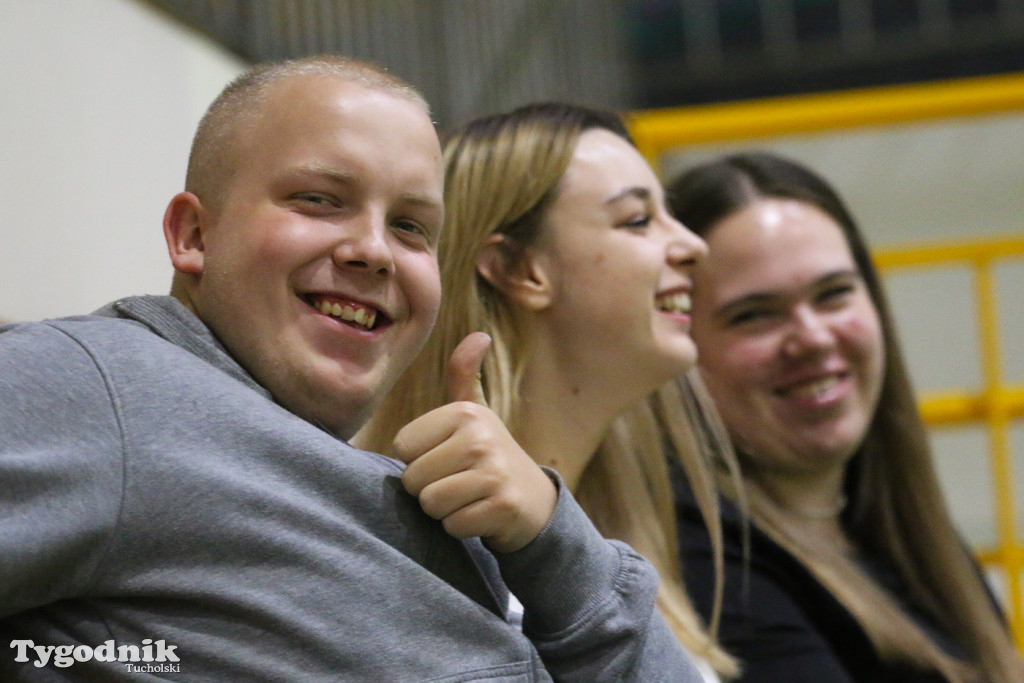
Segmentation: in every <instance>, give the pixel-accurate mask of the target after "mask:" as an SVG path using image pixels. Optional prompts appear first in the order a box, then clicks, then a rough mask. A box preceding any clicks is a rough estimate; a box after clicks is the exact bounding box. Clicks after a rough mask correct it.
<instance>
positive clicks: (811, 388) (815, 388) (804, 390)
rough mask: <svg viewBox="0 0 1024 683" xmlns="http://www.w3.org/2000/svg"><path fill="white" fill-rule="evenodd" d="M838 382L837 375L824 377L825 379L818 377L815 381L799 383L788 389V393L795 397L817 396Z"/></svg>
mask: <svg viewBox="0 0 1024 683" xmlns="http://www.w3.org/2000/svg"><path fill="white" fill-rule="evenodd" d="M837 384H839V378H838V377H835V376H833V377H826V378H825V379H819V380H817V381H815V382H809V383H807V384H801V385H800V386H798V387H795V388H793V389H790V391H789V395H790V396H793V397H795V398H811V397H813V396H818V395H820V394H824V393H825V392H826V391H829V390H830V389H832V387H834V386H835V385H837Z"/></svg>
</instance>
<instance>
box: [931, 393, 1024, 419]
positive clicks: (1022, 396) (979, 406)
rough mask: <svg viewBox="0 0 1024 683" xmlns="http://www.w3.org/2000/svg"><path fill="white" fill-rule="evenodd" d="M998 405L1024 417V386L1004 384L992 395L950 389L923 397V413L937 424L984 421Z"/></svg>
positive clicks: (1008, 413)
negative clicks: (993, 407)
mask: <svg viewBox="0 0 1024 683" xmlns="http://www.w3.org/2000/svg"><path fill="white" fill-rule="evenodd" d="M994 404H998V405H999V406H1000V407H999V410H1001V411H1002V412H1003V413H1004V414H1005V415H1006V416H1007V417H1011V418H1012V417H1024V387H1003V388H1001V389H1000V390H999V391H997V392H995V393H993V394H988V395H982V394H978V393H968V392H955V391H950V392H929V393H925V394H923V395H922V396H921V397H920V407H921V416H922V417H923V418H924V420H925V422H927V423H928V424H930V425H933V426H936V427H941V426H950V425H958V424H965V423H971V422H982V421H984V420H985V419H986V417H987V415H988V411H989V406H991V405H994Z"/></svg>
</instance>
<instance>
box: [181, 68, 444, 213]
mask: <svg viewBox="0 0 1024 683" xmlns="http://www.w3.org/2000/svg"><path fill="white" fill-rule="evenodd" d="M316 75H324V76H334V77H337V78H341V79H344V80H349V81H353V82H355V83H358V84H361V85H363V86H365V87H367V88H370V89H373V90H381V91H384V92H387V93H390V94H393V95H397V96H398V97H402V98H405V99H407V100H409V101H411V102H414V103H416V104H418V105H420V106H422V107H423V109H424V111H425V112H427V114H428V115H429V113H430V107H429V105H428V104H427V101H426V100H425V99H424V98H423V95H421V94H420V92H419V91H418V90H417V89H416V88H414V87H413V86H412V85H410V84H409V83H407V82H405V81H404V80H402V79H401V78H399V77H398V76H395V75H394V74H392V73H390V72H388V71H387V70H385V69H384V68H383V67H381V66H378V65H376V64H373V63H371V62H365V61H362V60H359V59H354V58H351V57H343V56H339V55H320V56H315V57H304V58H301V59H292V60H286V61H281V62H270V63H266V64H259V65H256V66H254V67H253V68H251V69H249V70H248V71H246V72H245V73H243V74H241V75H240V76H238V77H237V78H235V79H234V80H233V81H232V82H231V83H229V84H228V85H227V86H226V87H225V88H224V90H222V91H221V93H220V95H218V96H217V99H215V100H214V101H213V103H212V104H210V106H209V108H208V109H207V110H206V113H205V114H204V115H203V118H202V120H200V122H199V126H198V128H197V129H196V134H195V137H193V138H192V151H191V153H190V154H189V159H188V171H187V173H186V175H185V190H187V191H188V192H191V193H192V194H194V195H196V196H197V197H199V199H200V200H201V201H203V202H204V203H206V204H208V205H210V206H212V207H214V208H215V209H216V208H217V207H219V205H220V201H221V193H222V190H223V187H224V184H225V183H226V181H227V179H228V178H229V177H230V176H231V174H232V173H233V172H234V170H235V166H236V156H237V145H236V140H237V138H238V135H239V132H240V131H241V130H242V129H244V128H246V127H248V125H250V124H251V123H253V122H254V121H256V120H257V118H258V117H259V114H260V107H261V104H262V102H263V99H264V97H265V95H266V92H267V90H268V89H269V87H270V86H271V85H273V84H274V83H277V82H279V81H282V80H285V79H289V78H294V77H298V76H316Z"/></svg>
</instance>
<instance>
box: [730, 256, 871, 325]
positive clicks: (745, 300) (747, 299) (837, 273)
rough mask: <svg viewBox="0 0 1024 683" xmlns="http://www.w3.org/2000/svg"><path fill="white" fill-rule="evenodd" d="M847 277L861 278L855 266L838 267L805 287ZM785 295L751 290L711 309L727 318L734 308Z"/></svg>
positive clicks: (775, 291) (821, 285)
mask: <svg viewBox="0 0 1024 683" xmlns="http://www.w3.org/2000/svg"><path fill="white" fill-rule="evenodd" d="M848 278H853V279H855V280H862V279H863V278H861V275H860V271H858V270H857V269H856V268H840V269H838V270H833V271H830V272H828V273H825V274H824V275H822V276H821V277H818V278H816V279H814V280H813V281H812V282H811V283H810V284H809V285H808V286H807V288H808V289H819V288H821V287H825V286H828V285H830V284H832V283H834V282H835V281H837V280H845V279H848ZM785 297H786V293H785V292H783V291H779V290H767V291H759V292H752V293H750V294H747V295H744V296H740V297H738V298H736V299H733V300H732V301H727V302H725V303H724V304H722V305H721V306H719V307H718V308H717V309H715V310H714V311H713V315H714V316H715V317H717V318H728V317H729V316H730V315H732V313H733V311H735V309H738V308H745V307H746V306H751V305H757V304H767V303H772V302H774V301H778V300H779V299H784V298H785Z"/></svg>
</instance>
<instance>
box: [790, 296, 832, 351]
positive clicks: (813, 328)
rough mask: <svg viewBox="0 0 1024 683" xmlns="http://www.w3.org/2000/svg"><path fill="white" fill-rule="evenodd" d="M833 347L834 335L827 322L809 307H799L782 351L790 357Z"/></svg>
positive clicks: (794, 314)
mask: <svg viewBox="0 0 1024 683" xmlns="http://www.w3.org/2000/svg"><path fill="white" fill-rule="evenodd" d="M834 345H835V335H834V334H833V333H832V328H831V327H829V325H828V321H827V320H825V318H824V317H823V316H822V315H821V314H820V313H819V312H818V311H815V310H813V309H812V308H811V307H809V306H807V307H800V308H798V309H797V310H796V311H794V313H793V321H792V324H791V325H790V326H789V329H788V330H787V334H786V339H785V341H784V343H783V350H784V351H785V352H786V353H787V354H788V355H790V356H794V357H795V356H800V355H803V354H807V353H819V352H821V351H827V350H829V349H831V348H832V347H833V346H834Z"/></svg>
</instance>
